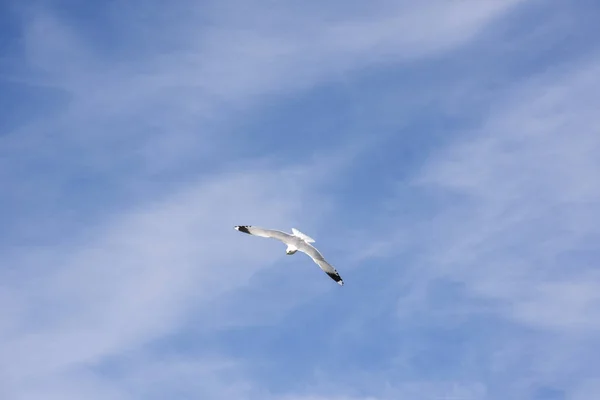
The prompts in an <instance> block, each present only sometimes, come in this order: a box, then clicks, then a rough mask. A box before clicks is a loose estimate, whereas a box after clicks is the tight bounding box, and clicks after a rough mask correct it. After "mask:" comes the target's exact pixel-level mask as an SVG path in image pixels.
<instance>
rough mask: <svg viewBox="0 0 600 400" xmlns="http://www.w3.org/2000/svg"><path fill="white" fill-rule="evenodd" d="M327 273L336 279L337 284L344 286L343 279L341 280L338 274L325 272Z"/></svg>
mask: <svg viewBox="0 0 600 400" xmlns="http://www.w3.org/2000/svg"><path fill="white" fill-rule="evenodd" d="M327 275H329V277H330V278H331V279H333V280H334V281H336V282H337V283H338V285H340V286H344V281H343V280H342V277H341V276H339V275H338V274H334V273H330V272H327Z"/></svg>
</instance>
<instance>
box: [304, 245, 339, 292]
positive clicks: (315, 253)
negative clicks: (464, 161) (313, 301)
mask: <svg viewBox="0 0 600 400" xmlns="http://www.w3.org/2000/svg"><path fill="white" fill-rule="evenodd" d="M298 250H300V251H301V252H303V253H306V254H307V255H308V256H309V257H310V258H312V260H313V261H314V262H315V263H316V264H317V265H318V266H319V268H321V269H322V270H323V272H325V273H326V274H327V275H329V277H330V278H331V279H333V280H334V281H336V282H337V284H338V285H340V286H344V280H343V279H342V277H341V276H340V274H339V273H338V272H337V270H336V269H335V268H334V267H333V265H331V264H329V263H328V262H327V261H326V260H325V257H323V255H322V254H321V253H320V252H319V250H317V249H316V248H314V247H313V246H311V245H310V244H308V243H305V244H304V245H303V246H301V247H299V248H298Z"/></svg>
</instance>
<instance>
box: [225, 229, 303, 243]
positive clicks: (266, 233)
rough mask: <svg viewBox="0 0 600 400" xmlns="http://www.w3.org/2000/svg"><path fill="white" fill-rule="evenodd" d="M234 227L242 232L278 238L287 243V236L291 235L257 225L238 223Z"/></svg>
mask: <svg viewBox="0 0 600 400" xmlns="http://www.w3.org/2000/svg"><path fill="white" fill-rule="evenodd" d="M234 228H235V229H236V230H238V231H240V232H244V233H247V234H249V235H253V236H260V237H266V238H273V239H277V240H280V241H282V242H284V243H287V242H288V241H289V238H290V237H292V235H290V234H288V233H285V232H282V231H277V230H274V229H264V228H259V227H257V226H250V225H239V226H234Z"/></svg>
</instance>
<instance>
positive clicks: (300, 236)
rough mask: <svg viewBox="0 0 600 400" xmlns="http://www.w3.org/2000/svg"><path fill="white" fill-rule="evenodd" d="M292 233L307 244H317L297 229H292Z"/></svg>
mask: <svg viewBox="0 0 600 400" xmlns="http://www.w3.org/2000/svg"><path fill="white" fill-rule="evenodd" d="M292 233H293V234H294V236H296V237H298V238H300V239H302V240H304V241H305V242H306V243H314V242H315V239H313V238H311V237H310V236H308V235H305V234H304V233H302V232H300V231H299V230H298V229H296V228H292Z"/></svg>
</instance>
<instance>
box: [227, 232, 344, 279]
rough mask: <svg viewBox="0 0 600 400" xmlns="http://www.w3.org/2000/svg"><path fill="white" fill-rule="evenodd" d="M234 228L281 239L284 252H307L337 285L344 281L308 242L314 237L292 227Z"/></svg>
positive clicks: (312, 241)
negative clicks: (286, 230)
mask: <svg viewBox="0 0 600 400" xmlns="http://www.w3.org/2000/svg"><path fill="white" fill-rule="evenodd" d="M233 228H234V229H235V230H238V231H240V232H244V233H247V234H249V235H253V236H260V237H266V238H273V239H277V240H280V241H282V242H283V243H285V244H286V245H287V248H286V249H285V252H286V254H288V255H292V254H294V253H295V252H297V251H298V250H300V251H301V252H303V253H305V254H307V255H308V256H309V257H310V258H312V259H313V261H314V262H315V263H316V264H317V265H318V266H319V267H320V268H321V269H322V270H323V271H324V272H325V273H326V274H327V275H329V277H330V278H331V279H333V280H334V281H336V282H337V283H338V285H340V286H343V285H344V281H343V280H342V277H341V276H340V274H338V272H337V271H336V269H335V268H333V266H332V265H331V264H329V263H328V262H327V261H325V258H323V256H322V255H321V253H319V250H317V249H315V248H314V247H313V246H312V245H311V244H310V243H314V241H315V240H314V239H313V238H311V237H310V236H307V235H305V234H304V233H302V232H300V231H299V230H297V229H295V228H292V233H291V234H289V233H285V232H282V231H277V230H273V229H264V228H259V227H256V226H249V225H236V226H234V227H233Z"/></svg>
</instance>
